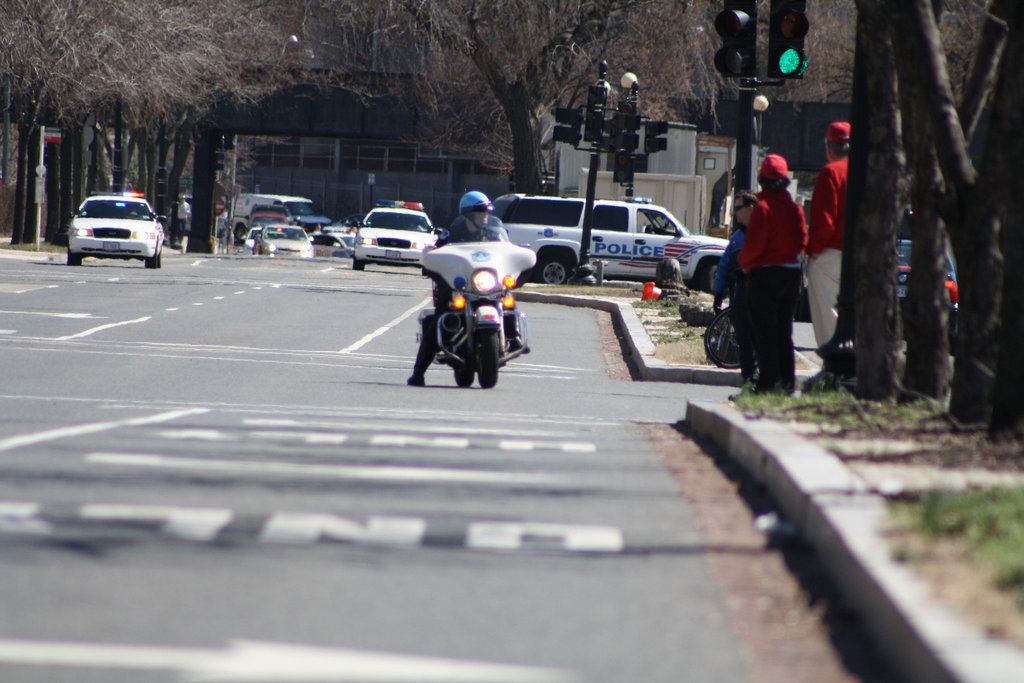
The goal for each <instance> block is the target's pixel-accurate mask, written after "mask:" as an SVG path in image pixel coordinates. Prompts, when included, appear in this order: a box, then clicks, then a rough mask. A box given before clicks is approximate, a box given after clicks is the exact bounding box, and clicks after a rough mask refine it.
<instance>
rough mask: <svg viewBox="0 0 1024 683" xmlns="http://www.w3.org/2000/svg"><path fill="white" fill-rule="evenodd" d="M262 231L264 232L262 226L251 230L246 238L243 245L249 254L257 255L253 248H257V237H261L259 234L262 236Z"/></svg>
mask: <svg viewBox="0 0 1024 683" xmlns="http://www.w3.org/2000/svg"><path fill="white" fill-rule="evenodd" d="M262 231H263V227H262V226H257V227H255V228H251V229H250V230H249V234H248V235H247V236H246V238H245V242H243V243H242V245H243V248H244V249H245V250H246V251H248V252H251V253H256V252H254V251H253V247H255V246H256V237H257V236H258V235H259V234H260V233H261V232H262Z"/></svg>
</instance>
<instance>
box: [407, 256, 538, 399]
mask: <svg viewBox="0 0 1024 683" xmlns="http://www.w3.org/2000/svg"><path fill="white" fill-rule="evenodd" d="M536 262H537V257H536V255H535V254H534V253H533V251H532V250H530V249H527V248H525V247H520V246H518V245H515V244H511V243H509V242H459V243H454V244H448V245H445V246H443V247H439V248H437V249H433V250H430V251H427V252H424V254H423V269H424V270H425V271H428V273H429V274H433V276H435V277H440V278H442V279H443V280H444V282H445V283H446V284H447V285H448V286H449V287H451V290H452V302H451V305H450V307H449V309H448V310H447V311H444V312H439V313H438V315H437V324H436V326H435V331H436V334H437V348H438V352H437V355H436V357H435V358H434V361H435V362H437V363H441V364H444V365H448V366H451V368H452V369H453V370H454V372H455V383H456V384H458V385H459V386H460V387H469V386H471V385H472V384H473V377H474V375H475V376H476V377H477V378H478V380H479V382H480V386H481V387H482V388H484V389H490V388H491V387H493V386H494V385H495V384H497V383H498V369H499V368H500V367H502V366H503V365H505V364H506V363H508V362H509V361H510V360H512V359H513V358H516V357H518V356H520V355H522V354H524V353H529V352H530V346H529V334H528V326H527V322H526V315H525V314H524V313H521V312H519V311H518V309H517V308H516V300H515V297H514V296H513V294H512V289H513V288H514V287H515V286H516V284H517V280H518V278H519V276H520V274H521V273H523V272H524V271H526V270H529V269H530V268H532V267H533V266H534V264H535V263H536ZM433 313H434V311H433V310H425V311H423V312H421V313H420V321H421V323H422V321H423V319H424V318H425V317H427V316H429V315H432V314H433Z"/></svg>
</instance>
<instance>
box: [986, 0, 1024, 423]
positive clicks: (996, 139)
mask: <svg viewBox="0 0 1024 683" xmlns="http://www.w3.org/2000/svg"><path fill="white" fill-rule="evenodd" d="M1006 18H1007V23H1008V24H1009V25H1010V32H1009V41H1008V43H1007V45H1006V52H1005V55H1004V59H1003V64H1002V66H1001V69H1000V80H999V85H998V86H997V89H996V96H995V100H994V102H993V106H992V125H991V129H990V131H989V138H988V139H989V141H990V144H989V145H987V147H986V155H985V159H984V161H983V162H982V171H983V173H984V177H986V178H992V179H993V180H996V179H998V180H999V181H1002V183H999V184H1001V185H1002V188H993V194H995V195H996V197H997V198H998V200H1001V202H1000V203H1001V205H1002V206H1003V207H1004V208H1005V217H1004V222H1003V225H1002V231H1003V232H1002V239H1001V243H1002V251H1003V257H1004V258H1005V259H1006V261H1007V262H1008V263H1011V264H1014V267H1012V268H1007V269H1006V272H1005V273H1004V275H1003V283H1002V292H1003V301H1002V327H1001V330H1000V343H999V354H998V357H997V361H996V377H995V384H994V386H993V389H992V421H991V423H990V425H989V427H990V430H991V432H992V434H993V436H997V437H1001V436H1017V437H1022V436H1024V362H1021V358H1020V356H1018V355H1017V351H1018V349H1019V348H1020V347H1019V346H1018V344H1020V341H1021V339H1024V268H1021V267H1020V264H1021V263H1024V220H1022V218H1021V213H1020V212H1019V211H1017V210H1016V207H1015V204H1016V201H1017V200H1019V198H1020V197H1022V196H1024V176H1022V174H1021V173H1020V169H1019V168H1018V166H1019V163H1020V159H1021V158H1024V157H1022V155H1024V137H1022V136H1021V134H1020V131H1021V130H1022V128H1021V126H1024V82H1022V80H1021V77H1020V74H1021V73H1022V72H1021V70H1022V69H1024V35H1022V31H1024V5H1022V4H1020V3H1018V4H1016V6H1014V7H1013V9H1012V11H1010V12H1009V13H1008V16H1007V17H1006ZM990 149H991V150H992V152H993V154H992V155H991V156H990V155H989V154H987V152H988V151H989V150H990ZM990 173H991V174H992V175H989V174H990Z"/></svg>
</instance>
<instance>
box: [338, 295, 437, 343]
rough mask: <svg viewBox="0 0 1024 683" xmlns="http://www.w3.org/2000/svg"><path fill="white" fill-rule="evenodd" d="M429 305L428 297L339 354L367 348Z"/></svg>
mask: <svg viewBox="0 0 1024 683" xmlns="http://www.w3.org/2000/svg"><path fill="white" fill-rule="evenodd" d="M429 303H430V298H429V297H428V298H426V299H424V300H423V301H421V302H420V303H418V304H416V305H415V306H413V307H412V308H410V309H409V310H408V311H406V312H405V313H403V314H402V315H400V316H398V317H397V318H395V319H394V320H392V321H391V322H389V323H388V324H387V325H384V326H383V327H378V328H377V329H376V330H374V331H373V332H371V333H370V334H368V335H366V336H365V337H363V338H362V339H360V340H359V341H357V342H356V343H355V344H350V345H349V346H346V347H345V348H343V349H341V350H340V351H338V353H352V352H353V351H355V350H357V349H361V348H362V347H364V346H366V345H367V344H369V343H370V342H372V341H373V340H374V339H376V338H377V337H379V336H381V335H382V334H384V333H385V332H387V331H388V330H390V329H391V328H393V327H395V326H396V325H398V324H399V323H401V322H402V321H403V320H405V319H406V318H408V317H409V316H411V315H412V314H414V313H416V312H417V311H419V310H420V309H421V308H423V307H424V306H426V305H427V304H429Z"/></svg>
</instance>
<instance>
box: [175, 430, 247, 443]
mask: <svg viewBox="0 0 1024 683" xmlns="http://www.w3.org/2000/svg"><path fill="white" fill-rule="evenodd" d="M159 435H160V436H162V437H163V438H165V439H181V440H182V441H185V440H190V441H237V440H238V437H236V436H234V435H233V434H226V433H224V432H222V431H220V430H219V429H165V430H163V431H161V432H159Z"/></svg>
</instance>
